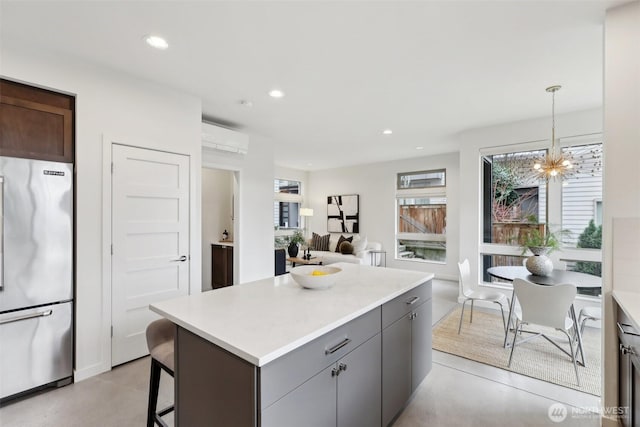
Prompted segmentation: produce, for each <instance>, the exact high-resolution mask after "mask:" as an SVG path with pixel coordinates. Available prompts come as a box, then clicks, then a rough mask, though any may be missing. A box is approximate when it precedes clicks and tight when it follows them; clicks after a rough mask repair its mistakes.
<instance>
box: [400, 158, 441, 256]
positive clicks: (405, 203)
mask: <svg viewBox="0 0 640 427" xmlns="http://www.w3.org/2000/svg"><path fill="white" fill-rule="evenodd" d="M445 177H446V172H445V170H444V169H442V170H435V171H420V172H406V173H400V174H398V179H397V194H396V209H397V212H396V218H397V222H396V258H397V259H402V260H408V261H418V262H439V263H444V262H446V257H447V238H446V229H447V197H446V192H445Z"/></svg>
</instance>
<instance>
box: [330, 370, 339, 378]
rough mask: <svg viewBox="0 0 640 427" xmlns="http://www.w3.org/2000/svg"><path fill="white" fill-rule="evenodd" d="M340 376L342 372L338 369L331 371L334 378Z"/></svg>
mask: <svg viewBox="0 0 640 427" xmlns="http://www.w3.org/2000/svg"><path fill="white" fill-rule="evenodd" d="M338 375H340V370H339V369H336V368H333V369H332V370H331V376H332V377H337V376H338Z"/></svg>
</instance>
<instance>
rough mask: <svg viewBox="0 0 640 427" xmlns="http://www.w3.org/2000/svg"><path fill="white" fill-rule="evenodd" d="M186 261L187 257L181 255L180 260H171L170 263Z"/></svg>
mask: <svg viewBox="0 0 640 427" xmlns="http://www.w3.org/2000/svg"><path fill="white" fill-rule="evenodd" d="M186 260H187V256H186V255H182V256H181V257H180V258H178V259H172V260H171V261H173V262H185V261H186Z"/></svg>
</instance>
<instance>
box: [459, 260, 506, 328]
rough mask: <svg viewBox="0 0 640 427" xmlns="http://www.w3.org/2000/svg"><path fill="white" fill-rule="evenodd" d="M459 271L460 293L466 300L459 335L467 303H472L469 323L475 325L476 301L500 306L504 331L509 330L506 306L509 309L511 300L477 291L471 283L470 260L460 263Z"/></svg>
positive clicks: (497, 293) (495, 292) (494, 293)
mask: <svg viewBox="0 0 640 427" xmlns="http://www.w3.org/2000/svg"><path fill="white" fill-rule="evenodd" d="M458 271H459V272H460V285H459V286H460V293H461V294H462V296H463V297H464V298H465V300H464V301H463V302H462V313H460V323H459V324H458V334H459V333H460V329H461V328H462V318H463V317H464V308H465V305H466V304H467V301H471V317H470V319H469V323H473V302H474V301H491V302H493V303H496V304H498V305H499V306H500V312H502V325H503V326H504V330H505V332H506V330H507V321H506V320H505V317H504V306H503V304H505V303H506V305H507V307H509V298H507V297H506V295H504V294H502V293H500V292H497V291H491V290H484V289H482V290H480V289H477V286H473V284H472V282H471V270H470V268H469V260H468V259H465V260H464V261H462V262H459V263H458Z"/></svg>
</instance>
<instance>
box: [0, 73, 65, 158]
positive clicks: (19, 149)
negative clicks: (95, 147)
mask: <svg viewBox="0 0 640 427" xmlns="http://www.w3.org/2000/svg"><path fill="white" fill-rule="evenodd" d="M74 112H75V98H74V97H72V96H69V95H64V94H61V93H56V92H52V91H48V90H45V89H40V88H37V87H33V86H27V85H24V84H21V83H16V82H12V81H9V80H1V79H0V155H2V156H10V157H23V158H28V159H40V160H50V161H55V162H65V163H72V162H73V160H74V159H73V148H74Z"/></svg>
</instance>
